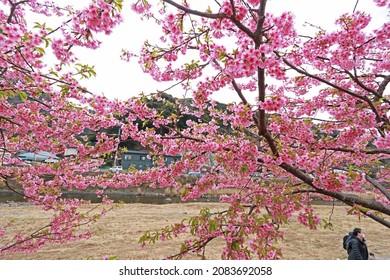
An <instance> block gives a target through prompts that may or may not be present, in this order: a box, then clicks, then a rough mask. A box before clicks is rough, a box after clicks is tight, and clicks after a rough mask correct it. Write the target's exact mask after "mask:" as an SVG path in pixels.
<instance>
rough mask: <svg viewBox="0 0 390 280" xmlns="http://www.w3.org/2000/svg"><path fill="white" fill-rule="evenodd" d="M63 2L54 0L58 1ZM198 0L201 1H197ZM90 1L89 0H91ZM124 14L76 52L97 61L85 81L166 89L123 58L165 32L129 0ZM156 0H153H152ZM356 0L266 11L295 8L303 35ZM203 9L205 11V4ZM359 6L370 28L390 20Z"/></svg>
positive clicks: (300, 2)
mask: <svg viewBox="0 0 390 280" xmlns="http://www.w3.org/2000/svg"><path fill="white" fill-rule="evenodd" d="M57 1H58V2H59V3H60V2H62V3H64V2H63V1H61V0H55V2H57ZM197 1H199V2H197ZM83 2H84V1H80V0H78V1H76V0H73V1H72V0H68V1H66V4H69V5H73V4H74V5H75V6H76V7H79V6H82V5H83V4H84V5H85V3H86V2H84V3H83ZM88 2H89V1H88ZM124 2H125V3H124V8H123V16H124V22H123V23H122V24H120V25H119V26H118V27H117V28H116V29H115V30H114V32H113V33H112V34H111V35H109V36H104V37H101V40H102V42H103V43H102V45H101V47H100V48H99V49H97V50H78V51H77V52H76V53H77V54H78V57H79V58H80V59H81V62H82V63H87V64H89V65H95V70H96V72H97V77H96V78H91V79H90V80H88V81H87V82H86V83H85V85H86V86H87V87H88V89H89V90H90V91H92V92H94V93H96V94H101V93H104V94H105V95H106V96H108V97H110V98H119V99H127V98H129V97H131V96H136V95H138V94H139V93H141V92H145V93H149V92H156V91H157V90H158V89H159V90H164V89H166V88H168V87H169V86H170V84H169V83H168V84H165V83H164V84H161V83H160V84H158V83H157V82H155V81H153V79H152V78H151V77H150V76H149V75H147V74H144V73H143V72H142V70H141V67H140V65H138V63H137V60H138V59H137V58H136V57H135V58H132V60H131V62H130V63H129V62H125V61H122V60H121V59H120V53H121V50H122V49H123V48H125V49H127V50H130V51H132V52H135V53H137V52H138V51H139V50H140V49H141V47H142V45H143V42H144V41H145V40H147V39H148V40H149V42H150V43H152V44H153V43H157V44H158V43H159V41H158V38H159V37H160V36H161V35H162V33H161V31H160V28H159V27H157V26H156V25H155V23H154V22H153V21H152V20H151V21H147V20H144V21H142V20H141V19H140V16H139V15H137V14H135V13H134V12H133V11H131V9H130V2H129V1H124ZM150 2H154V1H150ZM188 2H189V3H192V2H193V3H195V2H197V4H199V5H202V6H203V5H204V7H207V5H208V3H213V2H214V1H212V0H195V1H194V0H192V1H191V0H190V1H188ZM355 4H356V0H323V1H320V0H270V1H269V2H268V3H267V11H268V12H273V13H275V14H280V13H282V12H283V11H292V12H293V13H294V14H295V15H296V17H295V23H296V28H297V29H298V32H299V34H300V35H307V34H310V32H313V29H312V28H310V29H309V28H308V27H306V28H305V27H303V25H304V22H309V23H311V24H313V25H316V26H320V27H322V28H324V29H326V30H330V29H332V27H333V26H334V21H335V20H336V18H337V17H338V16H339V15H341V14H343V13H346V12H348V13H351V12H352V11H353V9H354V7H355ZM202 10H203V11H204V9H203V7H202ZM357 10H360V11H365V12H367V13H369V14H371V16H372V23H371V25H370V28H372V29H374V28H377V27H379V26H381V25H383V23H384V22H385V21H388V17H387V14H386V11H384V9H381V10H379V9H378V8H377V7H376V6H375V4H374V3H373V2H372V1H371V0H360V1H359V3H358V6H357ZM168 93H170V94H173V95H175V96H176V97H181V93H180V92H176V93H175V92H173V91H169V92H168ZM213 98H214V99H216V100H217V101H220V102H224V103H227V102H232V101H238V98H237V97H235V95H234V93H232V94H226V92H225V93H223V92H222V93H217V94H216V95H215V96H214V95H213Z"/></svg>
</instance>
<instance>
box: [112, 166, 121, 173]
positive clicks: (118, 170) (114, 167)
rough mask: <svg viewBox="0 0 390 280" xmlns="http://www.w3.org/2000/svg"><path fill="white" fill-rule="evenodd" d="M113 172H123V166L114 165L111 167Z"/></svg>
mask: <svg viewBox="0 0 390 280" xmlns="http://www.w3.org/2000/svg"><path fill="white" fill-rule="evenodd" d="M109 170H110V171H111V172H121V171H122V170H123V168H122V166H113V167H110V169H109Z"/></svg>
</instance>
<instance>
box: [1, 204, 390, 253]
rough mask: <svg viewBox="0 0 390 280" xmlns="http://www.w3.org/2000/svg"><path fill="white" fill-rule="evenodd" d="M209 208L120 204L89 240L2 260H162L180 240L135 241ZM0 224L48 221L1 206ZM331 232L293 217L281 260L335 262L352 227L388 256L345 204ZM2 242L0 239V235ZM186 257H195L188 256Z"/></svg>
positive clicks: (31, 225) (32, 225) (384, 235)
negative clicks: (348, 213)
mask: <svg viewBox="0 0 390 280" xmlns="http://www.w3.org/2000/svg"><path fill="white" fill-rule="evenodd" d="M202 207H208V208H210V209H212V210H218V209H219V210H221V209H223V205H221V204H218V203H185V204H182V203H175V204H164V205H151V204H137V203H134V204H123V205H120V206H119V207H118V208H116V209H114V210H112V211H111V212H109V213H108V215H107V216H106V217H105V218H103V219H102V220H100V221H99V222H97V223H96V224H94V225H93V229H94V230H95V231H96V233H95V235H93V237H91V238H90V239H88V240H82V241H77V242H72V243H68V244H64V245H49V246H47V247H45V248H43V249H41V250H40V251H38V252H37V253H33V254H29V255H24V254H10V255H6V256H5V257H2V258H3V259H15V260H22V259H34V260H37V259H38V260H39V259H44V260H56V259H59V260H69V259H70V260H82V259H102V258H103V257H104V256H109V257H112V256H115V257H116V259H119V260H146V259H153V260H157V259H163V258H164V257H166V256H168V255H171V254H173V253H175V252H177V250H178V248H179V246H178V244H179V241H178V240H174V241H165V242H158V243H156V244H154V245H150V246H147V247H146V248H144V249H142V248H141V247H140V245H139V243H138V240H139V238H140V236H141V235H142V234H143V232H144V231H146V230H152V229H159V228H161V227H163V226H166V225H169V224H171V223H174V222H179V221H181V220H182V219H183V218H186V217H190V216H191V215H195V214H197V213H199V209H200V208H202ZM315 208H316V209H317V211H318V212H319V213H320V214H321V215H322V216H323V217H329V216H330V215H331V211H332V209H331V207H330V206H316V207H315ZM0 217H1V220H0V223H4V222H5V221H8V220H12V219H15V221H16V222H15V225H16V226H17V227H19V228H20V229H23V230H24V231H26V232H32V231H33V230H34V229H37V228H39V227H41V226H43V225H46V224H47V222H48V218H49V216H48V214H47V213H43V212H42V211H40V210H39V209H37V208H35V207H33V206H29V205H16V206H15V205H12V204H11V205H10V204H0ZM331 221H332V224H333V226H334V228H333V230H330V229H326V230H325V229H322V228H321V229H318V230H310V229H307V228H305V227H303V226H302V225H301V224H299V223H298V222H297V221H296V219H294V220H293V221H292V222H291V223H290V224H288V225H287V226H286V227H285V238H284V242H283V243H281V244H280V246H281V247H282V248H283V258H284V259H290V260H291V259H295V260H334V259H345V258H346V252H345V250H344V249H343V248H342V238H343V236H344V235H345V234H346V233H347V232H348V231H350V230H352V229H353V228H354V227H360V228H362V229H363V231H364V232H365V234H366V239H367V245H368V248H369V251H372V252H374V253H375V254H376V256H378V258H388V257H389V256H390V242H389V241H390V231H389V230H388V229H387V228H385V227H384V226H382V225H380V224H378V223H376V222H374V221H372V220H371V219H368V218H365V219H361V220H359V219H358V218H357V217H355V216H348V215H347V214H346V211H345V207H343V206H336V207H335V209H333V214H332V218H331ZM0 241H1V239H0ZM221 245H222V241H221V240H214V241H213V242H212V243H210V246H209V247H208V249H207V250H206V255H207V258H208V259H213V260H215V259H220V248H221ZM188 258H189V259H197V257H196V256H191V255H188Z"/></svg>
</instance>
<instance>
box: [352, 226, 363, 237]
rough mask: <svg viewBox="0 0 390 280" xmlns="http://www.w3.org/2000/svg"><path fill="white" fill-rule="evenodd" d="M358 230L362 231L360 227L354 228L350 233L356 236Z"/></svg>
mask: <svg viewBox="0 0 390 280" xmlns="http://www.w3.org/2000/svg"><path fill="white" fill-rule="evenodd" d="M359 232H362V229H361V228H354V229H353V232H352V234H353V235H355V236H357V235H358V233H359Z"/></svg>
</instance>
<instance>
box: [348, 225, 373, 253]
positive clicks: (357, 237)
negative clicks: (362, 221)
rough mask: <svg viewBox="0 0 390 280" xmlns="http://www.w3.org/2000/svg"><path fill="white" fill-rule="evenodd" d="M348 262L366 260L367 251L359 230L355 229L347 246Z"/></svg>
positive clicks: (362, 235)
mask: <svg viewBox="0 0 390 280" xmlns="http://www.w3.org/2000/svg"><path fill="white" fill-rule="evenodd" d="M348 249H349V250H348V252H349V255H348V260H368V249H367V245H366V240H365V239H364V234H363V232H362V230H361V229H360V228H355V229H354V230H353V233H352V239H351V241H350V242H349V244H348Z"/></svg>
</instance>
